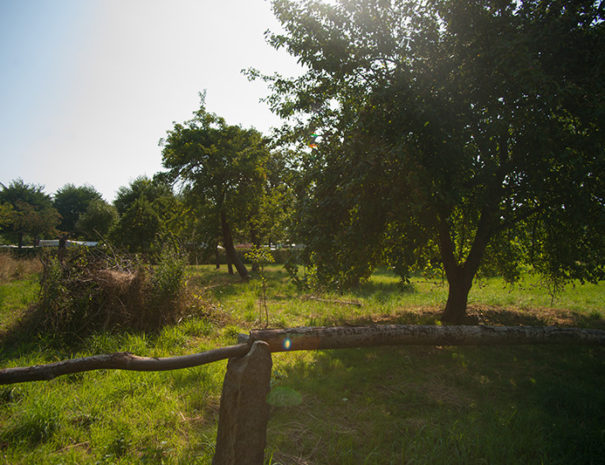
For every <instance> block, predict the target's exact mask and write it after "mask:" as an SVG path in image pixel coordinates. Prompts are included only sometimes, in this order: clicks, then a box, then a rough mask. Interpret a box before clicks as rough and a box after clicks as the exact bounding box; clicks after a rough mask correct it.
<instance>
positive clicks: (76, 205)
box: [53, 184, 102, 235]
mask: <svg viewBox="0 0 605 465" xmlns="http://www.w3.org/2000/svg"><path fill="white" fill-rule="evenodd" d="M101 199H102V196H101V194H100V193H99V192H97V190H96V189H95V188H94V187H92V186H86V185H85V186H80V187H76V186H75V185H73V184H66V185H65V186H63V187H61V188H60V189H59V190H57V192H56V193H55V195H54V199H53V204H54V206H55V208H56V209H57V211H58V212H59V214H60V215H61V222H60V223H59V229H60V230H61V231H64V232H68V233H70V234H72V235H76V223H77V222H78V219H79V218H80V215H82V214H83V213H84V212H86V209H87V208H88V206H89V204H90V203H91V202H92V201H94V200H101Z"/></svg>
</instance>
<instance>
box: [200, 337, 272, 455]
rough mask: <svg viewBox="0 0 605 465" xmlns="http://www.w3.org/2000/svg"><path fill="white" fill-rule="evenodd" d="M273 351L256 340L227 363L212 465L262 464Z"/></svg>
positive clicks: (264, 343) (267, 420)
mask: <svg viewBox="0 0 605 465" xmlns="http://www.w3.org/2000/svg"><path fill="white" fill-rule="evenodd" d="M271 367H272V361H271V352H270V351H269V345H268V344H267V343H266V342H262V341H256V342H255V343H254V344H252V347H251V348H250V352H248V353H247V354H246V355H245V356H243V357H240V358H232V359H230V360H229V363H228V365H227V373H226V374H225V381H224V382H223V393H222V395H221V406H220V410H219V420H218V431H217V435H216V449H215V453H214V458H213V459H212V465H263V462H264V458H265V445H266V443H267V423H268V422H269V405H268V404H267V402H266V399H267V396H268V395H269V391H270V390H271Z"/></svg>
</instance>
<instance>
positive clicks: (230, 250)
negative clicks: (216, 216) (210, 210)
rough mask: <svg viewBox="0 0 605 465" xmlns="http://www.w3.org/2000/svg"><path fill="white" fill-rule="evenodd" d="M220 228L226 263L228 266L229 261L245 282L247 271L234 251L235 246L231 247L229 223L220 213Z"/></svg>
mask: <svg viewBox="0 0 605 465" xmlns="http://www.w3.org/2000/svg"><path fill="white" fill-rule="evenodd" d="M221 226H222V230H223V245H224V246H225V254H226V255H227V263H228V264H229V261H231V263H233V264H234V265H235V268H236V269H237V272H238V273H239V275H240V277H241V278H242V280H244V281H247V280H248V278H249V276H248V270H247V269H246V266H245V265H244V263H243V262H242V260H241V259H240V258H239V255H238V254H237V252H236V251H235V246H234V245H233V236H232V234H231V226H229V223H228V222H227V216H226V215H225V212H221Z"/></svg>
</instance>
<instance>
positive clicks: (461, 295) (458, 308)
mask: <svg viewBox="0 0 605 465" xmlns="http://www.w3.org/2000/svg"><path fill="white" fill-rule="evenodd" d="M466 274H467V273H465V269H464V268H458V270H456V271H453V272H452V273H448V277H447V278H448V284H449V290H448V295H447V303H446V304H445V310H444V311H443V315H442V316H441V321H442V322H444V323H448V324H454V325H459V324H462V322H463V320H464V317H465V315H466V304H467V302H468V293H469V291H470V290H471V286H472V285H473V277H474V274H473V276H470V277H467V276H466Z"/></svg>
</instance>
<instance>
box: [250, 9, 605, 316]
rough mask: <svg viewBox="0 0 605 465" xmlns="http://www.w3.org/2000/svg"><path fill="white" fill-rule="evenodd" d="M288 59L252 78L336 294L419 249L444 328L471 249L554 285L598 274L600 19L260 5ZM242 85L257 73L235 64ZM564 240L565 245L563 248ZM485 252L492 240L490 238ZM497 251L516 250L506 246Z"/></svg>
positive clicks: (309, 254) (310, 244)
mask: <svg viewBox="0 0 605 465" xmlns="http://www.w3.org/2000/svg"><path fill="white" fill-rule="evenodd" d="M273 9H274V12H275V14H276V16H277V18H278V20H279V21H280V23H281V24H282V27H283V31H284V32H283V33H282V34H269V36H268V39H269V42H270V43H271V44H272V45H273V46H274V47H275V48H285V49H286V50H287V51H288V52H289V53H290V54H292V55H294V56H295V57H296V58H297V59H298V60H299V62H300V63H301V64H302V65H304V66H306V69H307V71H306V73H305V74H304V75H303V76H301V77H299V78H295V79H285V78H283V77H281V76H272V77H271V76H269V77H265V79H267V80H268V81H269V82H270V85H271V86H272V90H273V94H272V95H271V96H270V97H269V98H268V99H267V100H268V102H269V104H270V105H271V107H272V109H273V110H274V111H275V112H276V113H277V114H279V115H280V116H282V117H284V118H287V119H288V120H289V121H290V123H291V124H290V126H289V128H288V127H286V128H284V130H283V131H282V136H283V137H282V140H283V141H284V142H289V143H293V144H296V145H297V146H298V147H301V148H302V146H304V145H305V144H306V142H307V141H308V139H309V134H311V133H318V134H320V136H321V141H320V143H319V144H318V146H317V148H315V149H313V150H311V151H309V150H308V149H305V150H302V152H301V153H302V156H301V159H300V163H301V165H302V166H304V168H305V170H304V178H303V184H302V186H301V187H300V188H299V189H298V192H300V193H302V195H301V196H300V197H299V202H298V203H299V205H298V219H299V224H300V226H299V229H298V233H299V235H300V237H301V238H302V240H303V242H304V243H305V244H306V245H307V249H306V251H305V254H306V260H307V263H309V264H312V265H314V266H315V267H316V270H317V273H318V275H319V277H320V280H321V281H322V282H326V283H328V282H332V283H333V284H335V285H338V286H340V287H347V286H353V285H356V284H358V283H359V282H360V281H363V280H364V279H367V278H368V277H369V276H370V275H371V272H372V270H373V269H374V267H375V266H376V265H377V264H378V263H381V262H386V263H388V264H389V265H390V266H392V267H393V268H394V269H395V270H397V272H398V273H400V275H401V276H402V277H403V278H405V277H407V276H409V275H410V273H411V272H412V271H413V270H414V269H415V268H419V267H422V266H423V264H424V263H426V261H427V259H428V261H429V262H431V263H434V259H433V258H432V256H433V253H434V251H435V250H437V251H438V261H439V262H440V265H441V266H443V268H444V270H445V274H446V276H447V279H448V282H449V286H450V295H449V298H448V303H447V304H446V309H445V312H444V316H443V318H444V320H445V321H448V322H460V321H462V318H463V317H464V312H465V307H466V303H467V299H468V292H469V290H470V288H471V286H472V282H473V278H474V276H475V275H476V273H477V271H478V269H479V266H480V265H481V263H482V261H484V260H485V259H486V258H487V259H489V257H486V253H489V254H493V256H495V257H500V258H504V257H506V260H499V261H498V263H501V264H509V265H510V266H508V267H507V269H503V270H504V271H506V273H507V274H508V275H509V276H510V277H511V279H514V277H515V274H516V272H515V268H516V267H517V266H518V265H517V264H519V263H523V262H524V261H530V262H531V263H533V264H534V265H535V266H536V268H537V269H539V270H540V271H542V272H544V273H546V274H548V275H550V276H551V277H555V276H557V277H559V278H562V279H566V280H569V279H572V278H578V279H582V280H590V281H594V280H598V279H599V278H600V277H602V276H603V273H604V265H603V259H602V257H603V256H604V253H603V252H604V251H605V239H604V236H603V234H602V233H601V231H602V230H603V228H604V227H605V202H604V200H603V196H602V193H603V192H604V191H605V185H604V184H603V182H604V179H605V178H604V177H603V175H602V173H603V172H604V171H605V169H604V168H605V166H604V163H605V156H604V153H603V150H604V147H605V140H604V139H603V134H604V133H603V131H602V115H603V108H604V107H603V102H604V101H605V100H604V99H603V95H604V92H603V83H604V82H605V76H604V73H605V67H604V66H603V63H604V62H605V56H604V54H605V52H604V50H605V34H604V31H605V21H603V20H604V18H603V9H602V8H601V7H599V6H598V3H595V2H592V1H585V2H558V1H526V2H516V1H513V0H508V1H491V0H482V1H458V0H456V1H453V0H451V1H450V0H430V1H427V2H409V1H403V0H392V1H385V0H371V1H367V0H352V1H344V0H343V1H338V2H335V3H330V4H326V3H322V2H318V1H313V0H307V1H302V2H297V1H288V0H276V1H274V2H273ZM249 75H250V77H251V78H255V77H258V76H259V73H258V72H257V71H254V70H252V71H250V72H249ZM569 237H575V238H576V240H573V241H570V240H568V238H569ZM501 240H502V242H501V243H498V244H496V245H494V244H495V243H496V242H497V241H501ZM515 241H521V242H520V244H522V247H519V246H518V244H516V243H515Z"/></svg>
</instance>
